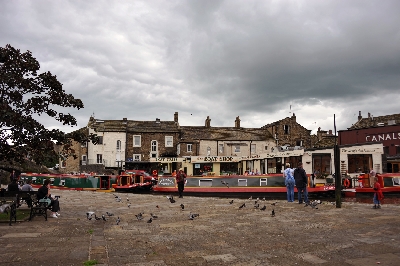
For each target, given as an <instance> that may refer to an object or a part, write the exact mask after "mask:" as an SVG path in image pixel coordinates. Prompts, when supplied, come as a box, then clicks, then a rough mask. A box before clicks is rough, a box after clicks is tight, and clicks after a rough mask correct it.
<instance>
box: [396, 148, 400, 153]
mask: <svg viewBox="0 0 400 266" xmlns="http://www.w3.org/2000/svg"><path fill="white" fill-rule="evenodd" d="M396 154H397V155H398V154H400V146H396Z"/></svg>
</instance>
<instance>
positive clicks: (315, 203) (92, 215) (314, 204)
mask: <svg viewBox="0 0 400 266" xmlns="http://www.w3.org/2000/svg"><path fill="white" fill-rule="evenodd" d="M226 185H228V184H226ZM113 195H114V197H115V200H116V202H122V198H121V197H120V196H118V195H115V194H113ZM166 197H167V199H168V200H169V202H170V203H176V200H175V199H174V197H173V196H172V195H171V196H166ZM249 200H250V201H253V197H250V198H249ZM126 201H127V204H128V208H130V207H131V203H130V202H129V198H128V197H127V198H126ZM265 201H266V199H265V197H264V198H262V199H260V198H256V199H254V206H253V208H254V209H258V210H260V211H265V210H266V209H267V206H266V205H265V204H263V205H264V206H262V207H260V202H265ZM233 203H234V200H231V201H229V204H233ZM277 203H278V202H276V201H275V202H273V203H271V205H272V206H275V205H276V204H277ZM330 203H331V204H333V205H334V204H335V203H334V202H330ZM319 204H322V202H321V201H320V200H314V201H310V202H307V203H305V205H304V207H308V206H310V207H311V208H313V209H318V205H319ZM179 206H180V209H181V210H182V211H183V210H184V209H185V205H184V204H183V203H181V204H180V205H179ZM246 207H247V206H246V202H244V203H242V204H241V205H240V206H239V210H241V209H243V208H246ZM156 208H157V209H158V208H159V206H158V205H156ZM143 214H144V212H140V213H138V214H135V217H136V219H137V220H138V221H142V220H143V219H144V216H143ZM113 216H114V214H113V213H111V212H106V214H102V215H101V216H97V215H96V213H95V212H93V211H88V212H87V213H86V217H87V219H88V220H92V219H93V218H94V220H98V221H99V220H103V221H104V222H106V221H107V220H109V219H112V218H111V217H113ZM199 216H200V215H199V214H198V213H192V212H189V220H194V219H195V218H196V217H199ZM271 217H275V209H274V208H273V209H272V211H271ZM157 218H158V216H157V215H154V214H153V213H150V218H149V220H147V223H152V222H153V220H154V219H157ZM120 222H121V218H120V217H119V216H118V217H117V219H116V224H117V225H119V223H120Z"/></svg>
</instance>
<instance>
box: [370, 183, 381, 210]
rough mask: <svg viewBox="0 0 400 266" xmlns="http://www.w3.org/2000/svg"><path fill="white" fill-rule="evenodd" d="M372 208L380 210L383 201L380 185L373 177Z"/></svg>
mask: <svg viewBox="0 0 400 266" xmlns="http://www.w3.org/2000/svg"><path fill="white" fill-rule="evenodd" d="M374 181H375V183H374V190H375V193H374V207H372V208H373V209H380V208H381V200H382V199H383V193H382V189H381V184H379V182H378V178H377V177H375V178H374Z"/></svg>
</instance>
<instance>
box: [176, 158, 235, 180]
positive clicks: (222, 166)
mask: <svg viewBox="0 0 400 266" xmlns="http://www.w3.org/2000/svg"><path fill="white" fill-rule="evenodd" d="M182 165H183V166H184V167H186V169H187V174H188V175H194V176H200V175H221V174H222V175H229V174H239V173H240V171H241V159H240V157H234V156H191V157H190V160H186V162H183V164H182Z"/></svg>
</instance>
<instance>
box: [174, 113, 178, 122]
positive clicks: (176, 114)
mask: <svg viewBox="0 0 400 266" xmlns="http://www.w3.org/2000/svg"><path fill="white" fill-rule="evenodd" d="M174 122H175V123H178V112H175V114H174Z"/></svg>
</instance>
